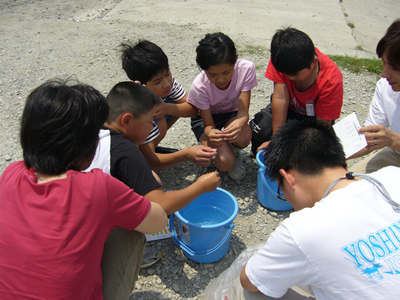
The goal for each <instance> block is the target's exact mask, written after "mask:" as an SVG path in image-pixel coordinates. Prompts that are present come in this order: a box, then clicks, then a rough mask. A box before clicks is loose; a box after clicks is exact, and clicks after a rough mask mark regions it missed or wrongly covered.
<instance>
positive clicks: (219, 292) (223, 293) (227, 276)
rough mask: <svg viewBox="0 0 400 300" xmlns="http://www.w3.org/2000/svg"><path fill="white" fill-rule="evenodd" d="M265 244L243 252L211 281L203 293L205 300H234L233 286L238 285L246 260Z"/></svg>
mask: <svg viewBox="0 0 400 300" xmlns="http://www.w3.org/2000/svg"><path fill="white" fill-rule="evenodd" d="M264 244H265V242H263V243H260V244H256V245H254V246H252V247H250V248H247V249H246V250H244V251H243V252H242V253H241V254H240V255H239V256H238V257H237V258H236V259H235V261H234V262H233V263H232V265H231V266H230V267H229V268H228V269H226V270H225V271H224V272H223V273H222V274H221V275H219V276H218V277H217V278H215V279H214V281H212V282H211V283H210V284H209V285H208V286H207V288H206V289H205V291H204V294H205V295H206V298H207V300H234V299H235V298H236V299H237V297H235V286H237V285H238V284H239V285H240V279H239V277H240V272H241V271H242V268H243V266H244V265H245V264H246V263H247V262H248V260H249V259H250V258H251V257H252V256H253V255H254V254H255V253H256V252H257V251H258V250H260V249H261V248H262V246H264Z"/></svg>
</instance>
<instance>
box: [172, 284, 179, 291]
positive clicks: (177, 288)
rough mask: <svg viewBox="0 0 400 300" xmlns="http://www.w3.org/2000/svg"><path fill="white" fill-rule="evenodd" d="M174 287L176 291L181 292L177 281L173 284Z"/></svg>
mask: <svg viewBox="0 0 400 300" xmlns="http://www.w3.org/2000/svg"><path fill="white" fill-rule="evenodd" d="M172 288H173V289H174V291H175V292H179V291H180V290H179V285H178V284H177V283H173V284H172Z"/></svg>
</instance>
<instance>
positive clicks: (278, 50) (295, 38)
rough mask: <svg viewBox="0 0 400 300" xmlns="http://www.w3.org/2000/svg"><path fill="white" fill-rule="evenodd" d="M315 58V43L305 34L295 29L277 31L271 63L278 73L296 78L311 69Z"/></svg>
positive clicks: (273, 38)
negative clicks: (300, 73)
mask: <svg viewBox="0 0 400 300" xmlns="http://www.w3.org/2000/svg"><path fill="white" fill-rule="evenodd" d="M314 57H315V47H314V43H313V42H312V40H311V39H310V37H309V36H308V35H307V34H305V33H304V32H302V31H300V30H298V29H295V28H291V27H288V28H285V29H279V30H277V31H276V33H275V34H274V36H273V37H272V41H271V62H272V64H273V66H274V67H275V69H276V70H277V71H278V72H281V73H283V74H286V75H289V76H294V75H296V74H297V73H298V72H299V71H301V70H303V69H305V68H310V67H311V63H312V62H313V60H314Z"/></svg>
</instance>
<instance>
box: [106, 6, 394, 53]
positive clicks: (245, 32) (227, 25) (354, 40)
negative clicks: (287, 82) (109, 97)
mask: <svg viewBox="0 0 400 300" xmlns="http://www.w3.org/2000/svg"><path fill="white" fill-rule="evenodd" d="M399 17H400V1H399V0H380V1H377V0H283V1H282V0H172V1H165V0H152V1H148V0H123V1H121V2H120V3H119V4H118V5H116V6H115V7H114V8H113V9H112V10H111V11H110V12H109V13H108V14H107V15H106V16H105V17H104V19H110V20H112V19H123V20H129V21H138V22H149V21H150V20H152V21H153V22H156V23H163V22H165V23H168V24H175V25H190V26H193V27H197V28H201V29H202V30H204V32H209V31H216V30H220V31H223V32H224V33H226V34H228V35H229V36H231V37H232V38H233V39H234V40H237V39H238V38H243V39H244V40H245V41H248V42H249V43H250V44H252V45H262V46H266V47H268V48H269V44H270V39H271V38H272V36H273V34H274V32H275V30H276V29H278V28H281V27H283V26H288V25H291V26H293V27H296V28H298V29H300V30H303V31H304V32H306V33H307V34H308V35H309V36H310V37H311V38H312V40H313V41H314V43H315V45H316V46H317V47H319V48H320V50H322V52H325V53H327V54H342V55H346V54H347V55H357V56H359V57H376V55H375V47H376V44H377V42H378V41H379V39H380V38H381V37H382V36H383V35H384V33H385V31H386V29H387V27H388V26H389V25H390V24H391V23H392V22H393V20H395V19H396V18H399ZM350 23H352V24H353V25H354V27H353V28H351V27H350V26H349V25H348V24H350ZM177 30H180V28H177ZM360 50H362V51H360Z"/></svg>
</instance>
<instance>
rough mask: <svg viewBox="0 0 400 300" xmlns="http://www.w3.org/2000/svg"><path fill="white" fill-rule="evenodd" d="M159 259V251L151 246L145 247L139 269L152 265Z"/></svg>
mask: <svg viewBox="0 0 400 300" xmlns="http://www.w3.org/2000/svg"><path fill="white" fill-rule="evenodd" d="M160 259H161V251H158V250H157V249H155V248H152V247H146V248H145V249H144V254H143V261H142V265H141V266H140V268H141V269H143V268H148V267H150V266H152V265H154V264H155V263H156V262H158V261H159V260H160Z"/></svg>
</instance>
